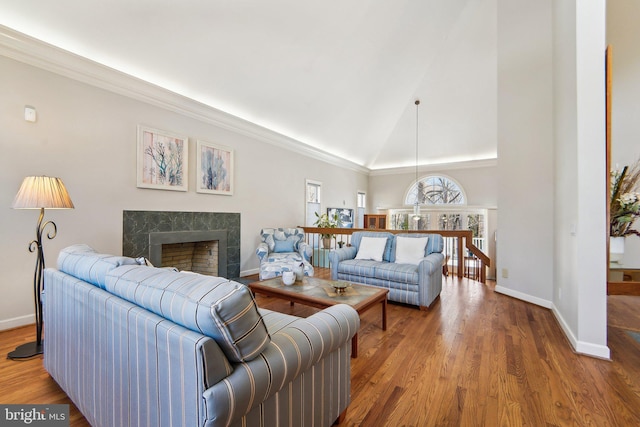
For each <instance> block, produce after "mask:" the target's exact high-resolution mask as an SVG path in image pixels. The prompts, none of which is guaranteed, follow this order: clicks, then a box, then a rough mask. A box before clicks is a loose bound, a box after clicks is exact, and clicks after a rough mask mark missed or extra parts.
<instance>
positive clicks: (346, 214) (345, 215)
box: [327, 208, 353, 228]
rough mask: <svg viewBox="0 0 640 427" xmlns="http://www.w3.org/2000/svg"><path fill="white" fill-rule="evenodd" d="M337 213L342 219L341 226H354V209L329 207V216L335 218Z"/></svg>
mask: <svg viewBox="0 0 640 427" xmlns="http://www.w3.org/2000/svg"><path fill="white" fill-rule="evenodd" d="M335 214H338V218H339V219H340V228H353V209H347V208H327V215H329V218H333V216H334V215H335Z"/></svg>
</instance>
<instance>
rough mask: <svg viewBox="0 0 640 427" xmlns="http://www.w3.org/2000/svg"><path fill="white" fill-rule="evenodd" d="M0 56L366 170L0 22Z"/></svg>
mask: <svg viewBox="0 0 640 427" xmlns="http://www.w3.org/2000/svg"><path fill="white" fill-rule="evenodd" d="M0 55H2V56H5V57H8V58H11V59H14V60H16V61H19V62H23V63H25V64H28V65H32V66H34V67H38V68H41V69H43V70H46V71H50V72H52V73H56V74H59V75H61V76H64V77H68V78H70V79H73V80H77V81H80V82H82V83H86V84H88V85H91V86H94V87H97V88H100V89H104V90H107V91H110V92H113V93H117V94H119V95H122V96H126V97H128V98H131V99H135V100H137V101H141V102H145V103H147V104H150V105H153V106H156V107H160V108H163V109H165V110H169V111H173V112H175V113H178V114H181V115H184V116H186V117H190V118H193V119H196V120H199V121H201V122H205V123H209V124H212V125H215V126H218V127H221V128H224V129H227V130H230V131H233V132H237V133H239V134H242V135H245V136H248V137H251V138H254V139H257V140H259V141H262V142H265V143H268V144H271V145H274V146H277V147H281V148H284V149H287V150H289V151H293V152H296V153H298V154H301V155H304V156H307V157H310V158H313V159H316V160H321V161H324V162H326V163H329V164H332V165H335V166H339V167H342V168H345V169H350V170H352V171H355V172H359V173H364V174H369V172H370V171H371V170H370V169H369V168H366V167H364V166H362V165H359V164H357V163H354V162H351V161H349V160H346V159H344V158H341V157H338V156H335V155H333V154H331V153H328V152H326V151H322V150H319V149H317V148H314V147H312V146H310V145H308V144H305V143H304V142H301V141H298V140H296V139H294V138H291V137H288V136H286V135H283V134H280V133H278V132H275V131H272V130H270V129H267V128H265V127H262V126H259V125H257V124H255V123H252V122H249V121H248V120H244V119H242V118H240V117H237V116H234V115H232V114H229V113H226V112H224V111H221V110H218V109H216V108H213V107H211V106H208V105H205V104H203V103H201V102H198V101H195V100H193V99H191V98H188V97H186V96H183V95H180V94H178V93H175V92H172V91H170V90H167V89H164V88H162V87H160V86H157V85H154V84H151V83H149V82H146V81H144V80H141V79H139V78H136V77H133V76H131V75H129V74H126V73H123V72H121V71H118V70H115V69H113V68H110V67H107V66H105V65H102V64H99V63H97V62H95V61H91V60H89V59H87V58H84V57H82V56H79V55H76V54H74V53H71V52H69V51H66V50H64V49H60V48H58V47H56V46H53V45H50V44H48V43H45V42H43V41H41V40H38V39H35V38H33V37H30V36H27V35H25V34H23V33H20V32H18V31H15V30H13V29H11V28H8V27H5V26H2V25H0Z"/></svg>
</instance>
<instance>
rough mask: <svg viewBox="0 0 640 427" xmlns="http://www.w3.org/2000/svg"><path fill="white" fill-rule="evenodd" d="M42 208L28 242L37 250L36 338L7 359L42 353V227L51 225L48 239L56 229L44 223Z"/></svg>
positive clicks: (52, 223) (34, 283) (53, 234)
mask: <svg viewBox="0 0 640 427" xmlns="http://www.w3.org/2000/svg"><path fill="white" fill-rule="evenodd" d="M43 219H44V208H40V218H39V219H38V226H37V228H36V239H35V240H32V241H31V243H29V252H37V254H36V255H37V257H36V270H35V273H34V275H33V301H34V304H35V308H36V340H35V342H30V343H26V344H22V345H20V346H18V347H16V349H15V350H13V351H12V352H11V353H9V354H8V357H9V359H27V358H29V357H33V356H37V355H38V354H42V323H43V321H42V299H41V294H42V289H43V273H44V252H43V250H42V234H43V232H44V229H45V228H46V227H47V226H49V225H51V227H52V230H50V231H49V233H47V238H48V239H53V238H54V237H56V233H57V231H58V229H57V227H56V224H55V223H54V222H53V221H47V222H45V223H44V224H43V223H42V220H43Z"/></svg>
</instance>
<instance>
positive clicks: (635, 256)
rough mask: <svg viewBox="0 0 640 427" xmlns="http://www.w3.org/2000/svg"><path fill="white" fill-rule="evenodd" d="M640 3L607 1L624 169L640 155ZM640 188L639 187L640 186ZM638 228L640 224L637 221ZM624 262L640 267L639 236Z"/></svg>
mask: <svg viewBox="0 0 640 427" xmlns="http://www.w3.org/2000/svg"><path fill="white" fill-rule="evenodd" d="M638 22H640V2H637V1H628V0H608V1H607V43H608V44H609V45H611V47H612V49H613V72H612V75H613V78H612V100H611V101H612V107H611V141H612V144H611V145H612V152H611V164H612V167H614V168H615V166H616V164H618V165H619V167H620V168H622V167H623V166H625V165H629V164H631V163H633V162H634V161H635V160H637V159H639V158H640V120H639V118H640V78H638V76H640V55H639V54H638V40H640V25H638ZM638 190H639V191H640V189H638ZM634 228H635V229H636V230H638V229H640V223H636V224H635V227H634ZM621 262H622V265H624V266H625V267H628V268H640V237H636V236H630V237H628V238H627V239H626V240H625V254H624V257H623V259H622V261H621Z"/></svg>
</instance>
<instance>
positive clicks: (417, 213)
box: [413, 99, 420, 221]
mask: <svg viewBox="0 0 640 427" xmlns="http://www.w3.org/2000/svg"><path fill="white" fill-rule="evenodd" d="M415 104H416V201H415V203H414V205H413V220H414V221H419V220H420V197H419V196H420V186H419V185H418V109H419V108H418V107H419V106H420V100H419V99H416V102H415Z"/></svg>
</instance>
